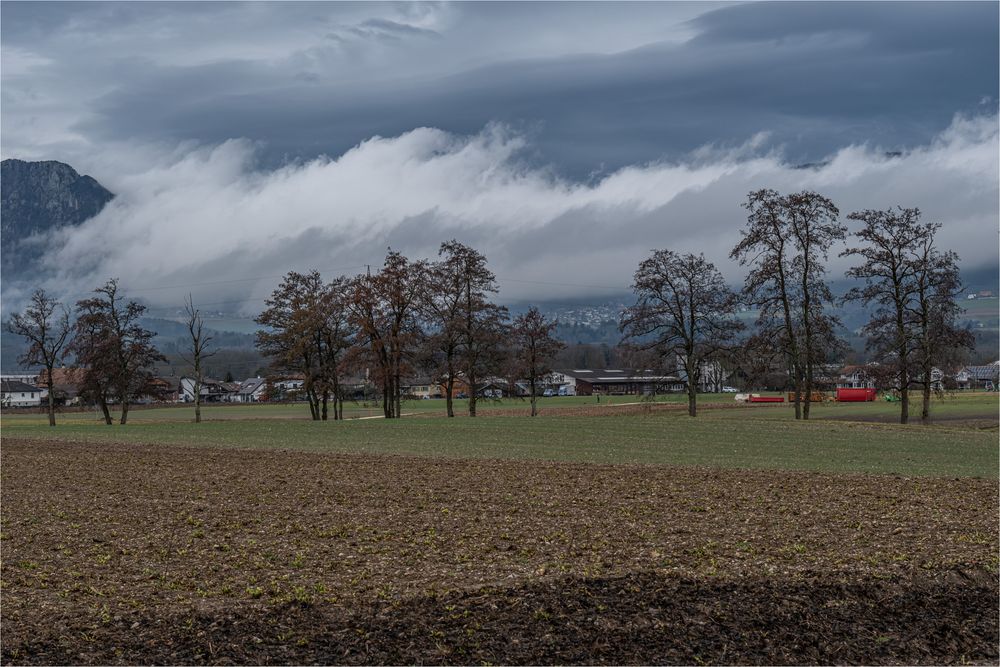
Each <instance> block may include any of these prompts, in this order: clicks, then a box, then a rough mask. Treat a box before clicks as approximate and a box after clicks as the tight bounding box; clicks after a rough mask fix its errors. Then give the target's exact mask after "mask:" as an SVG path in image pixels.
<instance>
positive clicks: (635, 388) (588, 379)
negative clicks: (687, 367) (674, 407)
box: [556, 368, 684, 396]
mask: <svg viewBox="0 0 1000 667" xmlns="http://www.w3.org/2000/svg"><path fill="white" fill-rule="evenodd" d="M556 374H558V375H559V376H562V377H565V378H567V379H569V380H571V381H572V388H573V394H574V395H577V396H594V395H597V394H604V395H609V394H620V395H632V394H634V395H644V394H651V393H658V394H660V393H666V392H670V391H680V390H682V389H683V388H684V383H683V381H682V380H681V378H679V377H678V376H677V375H675V374H671V373H666V372H664V371H656V370H649V369H647V370H635V369H613V368H606V369H596V370H588V369H574V370H570V369H567V370H558V371H556Z"/></svg>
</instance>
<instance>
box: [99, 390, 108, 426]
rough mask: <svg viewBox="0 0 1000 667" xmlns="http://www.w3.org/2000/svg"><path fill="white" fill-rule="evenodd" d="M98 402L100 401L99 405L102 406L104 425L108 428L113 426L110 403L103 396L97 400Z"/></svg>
mask: <svg viewBox="0 0 1000 667" xmlns="http://www.w3.org/2000/svg"><path fill="white" fill-rule="evenodd" d="M97 401H98V403H99V404H100V406H101V412H103V413H104V423H105V424H107V425H108V426H111V424H112V421H111V410H109V409H108V401H107V399H105V398H104V397H103V396H101V397H100V398H98V399H97Z"/></svg>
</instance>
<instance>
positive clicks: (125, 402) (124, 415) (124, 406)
mask: <svg viewBox="0 0 1000 667" xmlns="http://www.w3.org/2000/svg"><path fill="white" fill-rule="evenodd" d="M121 401H122V416H121V419H119V420H118V423H119V424H121V425H122V426H124V425H125V424H126V423H128V396H127V395H125V396H122V397H121Z"/></svg>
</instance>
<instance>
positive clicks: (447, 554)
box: [0, 441, 1000, 664]
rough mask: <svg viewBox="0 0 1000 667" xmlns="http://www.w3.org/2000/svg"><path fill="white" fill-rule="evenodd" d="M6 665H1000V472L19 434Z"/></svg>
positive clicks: (4, 531) (5, 513) (5, 547)
mask: <svg viewBox="0 0 1000 667" xmlns="http://www.w3.org/2000/svg"><path fill="white" fill-rule="evenodd" d="M0 458H2V473H3V483H2V499H0V500H2V505H0V523H2V526H0V557H2V575H0V579H2V593H3V599H2V607H0V622H2V625H3V634H2V638H0V648H2V661H3V663H4V664H28V663H31V664H43V663H47V664H62V663H86V664H109V663H115V664H128V663H184V664H190V663H216V664H232V663H252V664H253V663H260V664H273V663H312V662H320V663H366V664H372V663H462V664H465V663H481V662H492V663H518V664H521V663H545V664H551V663H580V662H586V663H684V664H689V663H734V662H736V663H781V664H787V663H907V664H909V663H934V664H940V663H956V662H975V663H992V664H996V663H997V660H998V657H1000V656H998V651H997V646H998V642H1000V637H998V622H1000V619H998V615H997V607H998V602H1000V590H998V583H997V553H998V531H997V482H996V481H995V480H992V481H991V480H976V479H961V480H958V479H936V478H904V477H895V476H880V477H879V476H863V475H839V476H838V475H827V474H819V473H790V472H777V471H717V470H708V469H692V468H668V467H653V466H606V465H590V464H587V465H584V464H556V463H544V462H523V461H522V462H519V461H456V460H437V459H423V458H415V457H402V456H367V455H330V454H314V453H305V452H284V451H277V452H275V451H268V452H264V451H244V450H215V449H200V448H179V447H156V446H139V445H88V444H78V443H52V442H45V441H34V442H31V441H9V442H5V443H4V444H3V448H2V452H0Z"/></svg>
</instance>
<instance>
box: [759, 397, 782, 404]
mask: <svg viewBox="0 0 1000 667" xmlns="http://www.w3.org/2000/svg"><path fill="white" fill-rule="evenodd" d="M750 402H751V403H784V402H785V397H784V396H751V397H750Z"/></svg>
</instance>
